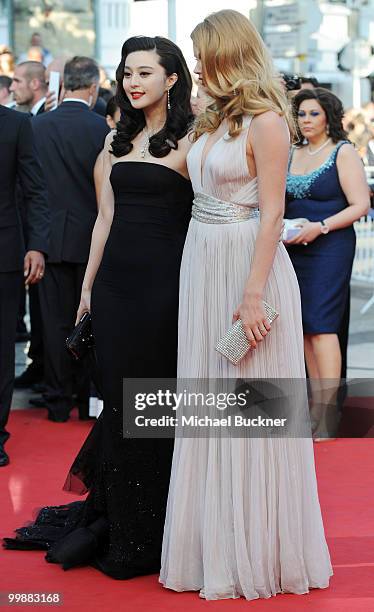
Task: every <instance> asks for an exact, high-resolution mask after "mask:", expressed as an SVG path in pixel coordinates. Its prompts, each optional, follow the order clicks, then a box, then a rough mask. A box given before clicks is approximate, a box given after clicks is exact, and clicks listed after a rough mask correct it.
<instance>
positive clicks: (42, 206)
mask: <svg viewBox="0 0 374 612" xmlns="http://www.w3.org/2000/svg"><path fill="white" fill-rule="evenodd" d="M17 180H19V182H20V184H21V187H22V191H23V194H24V198H25V203H26V210H27V226H28V232H27V252H26V255H25V244H24V238H23V232H22V224H21V217H20V214H19V210H18V208H17V204H16V197H15V191H16V182H17ZM49 221H50V215H49V209H48V202H47V194H46V190H45V183H44V179H43V174H42V171H41V168H40V165H39V163H38V161H37V158H36V154H35V148H34V142H33V132H32V128H31V124H30V119H29V117H28V116H27V115H25V114H21V113H17V112H15V111H13V110H9V109H7V108H5V107H4V106H0V466H4V465H6V464H7V463H9V457H8V455H7V453H6V452H5V450H4V444H5V442H6V441H7V439H8V438H9V433H8V432H7V431H6V424H7V421H8V416H9V411H10V404H11V399H12V393H13V383H14V343H15V336H16V324H17V312H18V304H19V299H20V291H21V287H22V271H23V274H24V277H25V283H26V284H28V285H31V284H34V283H37V282H39V281H40V280H41V279H42V277H43V274H44V254H46V253H47V252H48V239H49Z"/></svg>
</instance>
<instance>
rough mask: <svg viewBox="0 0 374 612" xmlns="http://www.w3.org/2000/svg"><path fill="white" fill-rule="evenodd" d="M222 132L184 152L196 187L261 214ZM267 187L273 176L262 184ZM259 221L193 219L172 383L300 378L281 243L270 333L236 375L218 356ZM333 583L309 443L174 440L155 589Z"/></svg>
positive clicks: (242, 161) (294, 294)
mask: <svg viewBox="0 0 374 612" xmlns="http://www.w3.org/2000/svg"><path fill="white" fill-rule="evenodd" d="M250 122H251V117H246V118H245V119H244V124H243V130H242V132H241V134H240V135H239V136H238V137H236V138H234V139H230V138H229V137H228V135H227V134H226V135H225V136H223V137H222V138H221V139H220V140H218V141H217V142H216V143H215V144H214V145H213V146H212V147H211V148H210V150H209V151H208V154H207V156H206V159H205V161H204V167H203V168H202V167H201V164H202V155H203V150H204V147H205V143H206V140H207V138H208V135H207V134H205V135H203V136H202V137H201V138H200V139H199V140H198V141H197V142H196V143H195V144H194V145H193V147H192V149H191V151H190V153H189V156H188V167H189V172H190V176H191V180H192V184H193V188H194V191H195V192H197V193H205V194H208V195H210V196H213V197H214V198H217V199H220V200H224V201H228V202H234V203H236V204H241V205H244V206H252V207H257V206H258V190H257V180H256V179H251V178H250V177H249V175H248V168H247V162H246V154H245V151H246V140H247V134H248V129H249V126H250ZM269 180H271V177H269ZM258 227H259V221H258V220H256V219H249V220H247V221H241V222H238V223H228V224H217V225H215V224H209V223H203V222H199V221H197V220H195V219H192V220H191V222H190V226H189V231H188V234H187V239H186V243H185V247H184V253H183V258H182V266H181V275H180V301H179V338H178V347H179V348H178V378H180V379H187V378H196V379H213V378H220V379H221V378H223V379H226V378H227V379H237V378H242V379H255V378H265V379H271V378H296V379H304V378H305V367H304V354H303V333H302V323H301V306H300V292H299V287H298V283H297V279H296V275H295V273H294V270H293V267H292V264H291V261H290V259H289V257H288V255H287V252H286V249H285V248H284V246H283V244H282V243H279V246H278V248H277V253H276V256H275V260H274V265H273V268H272V270H271V272H270V275H269V278H268V282H267V286H266V290H265V294H264V299H265V300H266V301H267V302H268V303H269V304H271V305H272V306H273V307H274V308H276V310H277V311H278V312H279V313H280V317H279V318H278V319H277V320H276V321H275V322H274V323H273V325H272V330H271V332H270V334H269V335H268V336H267V337H266V338H265V340H264V341H263V342H262V343H261V344H260V345H259V346H258V348H257V349H256V350H255V351H250V353H249V354H248V355H247V356H246V357H245V359H244V360H243V361H242V362H241V363H240V364H239V366H237V367H235V366H233V365H231V364H230V363H229V362H228V361H227V360H226V359H225V358H224V357H222V356H221V355H219V354H218V353H217V352H216V351H215V345H216V343H217V340H218V339H219V338H220V337H221V336H222V335H223V334H224V333H225V332H226V331H227V329H228V328H229V326H230V325H231V322H232V315H233V312H234V310H235V309H236V308H237V306H238V305H239V304H240V302H241V300H242V297H243V289H244V286H245V282H246V280H247V278H248V274H249V270H250V266H251V261H252V257H253V253H254V245H255V240H256V236H257V232H258ZM331 575H332V568H331V563H330V556H329V551H328V548H327V544H326V539H325V535H324V528H323V522H322V517H321V509H320V504H319V500H318V491H317V482H316V474H315V465H314V455H313V444H312V440H311V439H310V438H307V437H304V438H297V437H293V438H291V437H290V438H269V437H264V438H260V437H258V438H245V439H244V438H229V437H218V436H217V437H209V438H195V439H193V438H177V439H176V440H175V447H174V456H173V464H172V473H171V481H170V489H169V497H168V505H167V513H166V522H165V529H164V538H163V550H162V567H161V572H160V582H161V583H162V584H163V585H164V586H165V587H167V588H170V589H173V590H175V591H186V590H196V591H199V592H200V596H201V597H204V598H205V599H210V600H214V599H227V598H238V597H241V596H243V597H245V598H246V599H248V600H251V599H257V598H259V597H265V598H268V597H271V596H273V595H276V594H277V593H280V592H290V593H296V594H303V593H307V592H308V591H309V589H311V588H326V587H328V585H329V578H330V576H331Z"/></svg>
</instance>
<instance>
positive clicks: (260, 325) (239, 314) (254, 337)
mask: <svg viewBox="0 0 374 612" xmlns="http://www.w3.org/2000/svg"><path fill="white" fill-rule="evenodd" d="M238 319H241V321H242V324H243V329H244V331H245V334H246V336H247V338H248V341H249V342H250V344H251V349H255V348H256V347H257V343H258V342H262V340H263V339H264V338H265V337H266V336H267V334H268V333H269V331H270V330H271V325H270V323H269V321H268V319H267V317H266V313H265V309H264V305H263V303H262V297H261V296H259V295H251V294H248V295H245V296H244V297H243V301H242V303H241V304H240V306H239V307H238V308H237V309H236V310H235V312H234V315H233V318H232V322H233V323H235V321H237V320H238Z"/></svg>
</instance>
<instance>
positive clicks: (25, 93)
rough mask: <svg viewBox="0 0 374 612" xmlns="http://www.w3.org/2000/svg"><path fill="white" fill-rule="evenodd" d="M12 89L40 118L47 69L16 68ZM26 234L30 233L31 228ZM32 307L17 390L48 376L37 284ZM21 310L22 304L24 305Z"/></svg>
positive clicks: (31, 296) (33, 64)
mask: <svg viewBox="0 0 374 612" xmlns="http://www.w3.org/2000/svg"><path fill="white" fill-rule="evenodd" d="M11 90H12V91H13V93H14V97H15V100H16V102H17V103H18V104H19V105H20V106H22V107H25V108H26V109H28V111H29V113H30V114H31V115H32V116H33V117H36V116H38V115H41V114H42V113H44V111H45V100H46V93H47V82H46V70H45V68H44V66H43V64H41V63H40V62H31V61H30V62H22V63H21V64H18V65H17V66H16V68H15V73H14V79H13V83H12V87H11ZM18 197H19V198H20V206H21V208H22V209H23V210H24V206H23V204H22V200H23V196H22V191H21V189H19V190H18ZM24 229H25V234H26V233H27V227H25V228H24ZM25 298H26V294H25V293H23V295H21V303H22V302H23V304H24V302H25ZM29 307H30V324H31V338H30V346H29V351H28V355H27V356H28V357H29V359H31V363H30V364H29V365H28V366H27V368H26V369H25V371H24V372H22V374H21V375H20V376H18V377H17V378H16V380H15V383H14V386H15V388H16V389H23V388H28V387H31V386H32V385H34V384H38V383H41V382H42V379H43V374H44V350H43V327H42V317H41V311H40V303H39V287H38V286H37V285H35V286H30V287H29ZM21 309H22V310H24V308H22V304H21Z"/></svg>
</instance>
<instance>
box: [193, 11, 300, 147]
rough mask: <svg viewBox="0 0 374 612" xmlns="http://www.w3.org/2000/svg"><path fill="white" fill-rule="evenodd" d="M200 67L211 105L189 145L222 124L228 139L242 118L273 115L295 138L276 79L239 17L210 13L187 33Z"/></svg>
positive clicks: (249, 26) (246, 22)
mask: <svg viewBox="0 0 374 612" xmlns="http://www.w3.org/2000/svg"><path fill="white" fill-rule="evenodd" d="M191 38H192V41H193V43H194V47H195V50H196V52H197V53H198V59H200V61H201V64H202V77H203V81H204V87H205V88H206V91H207V93H208V95H209V96H210V97H211V98H212V99H213V102H212V103H211V104H210V105H208V107H207V108H206V111H205V113H203V114H202V115H200V116H199V117H198V118H197V120H196V123H195V126H194V134H193V140H197V139H198V138H199V136H201V135H202V134H204V133H205V132H214V131H215V130H216V129H217V128H218V126H219V125H220V123H221V122H222V120H223V119H225V118H226V119H227V121H228V124H229V134H230V136H236V135H238V134H239V133H240V131H241V128H242V121H243V115H260V114H261V113H264V112H266V111H269V110H272V111H275V112H276V113H277V114H278V115H280V116H283V117H285V119H286V121H287V123H288V126H289V128H290V132H291V134H292V135H293V134H294V133H295V125H294V120H293V117H292V111H291V105H290V103H289V101H288V99H287V95H286V92H285V88H284V86H283V84H282V81H281V77H280V75H279V74H278V73H277V72H276V71H275V69H274V66H273V62H272V59H271V57H270V54H269V52H268V50H267V48H266V46H265V44H264V42H263V40H262V38H261V36H260V35H259V33H258V32H257V30H256V28H255V27H254V25H253V24H252V23H251V22H250V21H249V19H247V18H246V17H245V16H244V15H242V14H241V13H238V12H237V11H233V10H223V11H218V12H217V13H212V14H211V15H209V16H208V17H206V18H205V19H204V21H202V22H201V23H199V24H198V25H197V26H196V27H195V29H194V30H193V32H192V34H191Z"/></svg>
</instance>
